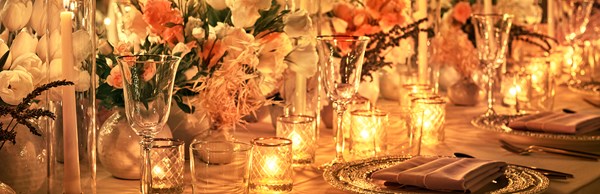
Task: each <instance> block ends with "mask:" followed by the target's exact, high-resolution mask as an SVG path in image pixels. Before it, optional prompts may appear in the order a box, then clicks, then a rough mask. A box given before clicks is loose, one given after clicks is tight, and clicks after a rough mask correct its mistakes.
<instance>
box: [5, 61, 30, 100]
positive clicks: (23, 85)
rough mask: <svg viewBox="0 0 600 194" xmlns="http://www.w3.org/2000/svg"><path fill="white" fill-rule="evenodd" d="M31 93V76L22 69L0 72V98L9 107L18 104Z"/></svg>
mask: <svg viewBox="0 0 600 194" xmlns="http://www.w3.org/2000/svg"><path fill="white" fill-rule="evenodd" d="M31 91H33V82H32V80H31V74H29V73H27V71H26V70H25V69H23V68H22V67H17V68H15V69H13V70H5V71H2V72H0V98H2V101H4V102H6V103H7V104H10V105H17V104H19V103H20V102H21V101H22V100H23V98H25V97H26V96H27V94H29V93H30V92H31Z"/></svg>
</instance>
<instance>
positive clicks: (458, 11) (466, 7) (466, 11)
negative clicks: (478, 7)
mask: <svg viewBox="0 0 600 194" xmlns="http://www.w3.org/2000/svg"><path fill="white" fill-rule="evenodd" d="M470 16H471V5H470V4H469V3H468V2H459V3H457V4H456V5H455V6H454V11H452V18H454V19H455V20H456V21H459V22H460V23H463V24H464V23H465V22H467V19H469V17H470Z"/></svg>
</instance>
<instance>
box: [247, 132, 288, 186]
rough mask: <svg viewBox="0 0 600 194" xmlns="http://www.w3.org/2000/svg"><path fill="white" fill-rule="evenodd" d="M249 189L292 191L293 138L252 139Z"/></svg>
mask: <svg viewBox="0 0 600 194" xmlns="http://www.w3.org/2000/svg"><path fill="white" fill-rule="evenodd" d="M252 145H253V147H252V159H251V163H250V165H251V166H250V181H249V186H248V187H249V189H250V191H252V192H256V193H268V192H286V191H291V190H292V186H293V183H294V181H293V179H292V140H290V139H286V138H282V137H267V138H257V139H254V140H252Z"/></svg>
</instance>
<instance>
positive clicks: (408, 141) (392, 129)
mask: <svg viewBox="0 0 600 194" xmlns="http://www.w3.org/2000/svg"><path fill="white" fill-rule="evenodd" d="M420 117H423V111H420V110H412V109H411V108H410V107H394V108H393V110H390V114H389V121H388V122H389V125H388V128H387V130H386V131H387V139H388V140H387V145H388V147H387V150H388V151H387V154H388V155H400V156H418V155H420V154H421V129H422V126H423V124H422V121H423V120H422V119H416V118H420Z"/></svg>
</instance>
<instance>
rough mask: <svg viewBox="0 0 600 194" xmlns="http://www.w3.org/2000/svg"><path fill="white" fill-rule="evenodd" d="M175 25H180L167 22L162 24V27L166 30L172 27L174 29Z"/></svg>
mask: <svg viewBox="0 0 600 194" xmlns="http://www.w3.org/2000/svg"><path fill="white" fill-rule="evenodd" d="M177 25H181V24H176V23H173V22H167V23H165V24H163V26H165V27H167V28H172V27H175V26H177Z"/></svg>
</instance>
